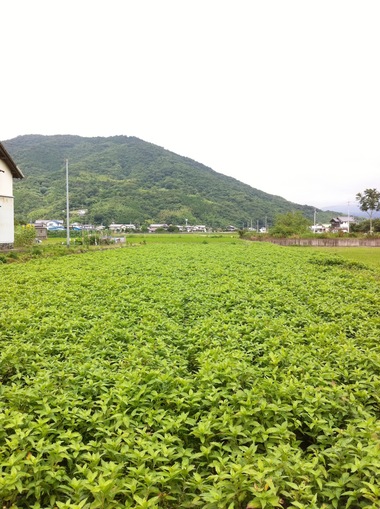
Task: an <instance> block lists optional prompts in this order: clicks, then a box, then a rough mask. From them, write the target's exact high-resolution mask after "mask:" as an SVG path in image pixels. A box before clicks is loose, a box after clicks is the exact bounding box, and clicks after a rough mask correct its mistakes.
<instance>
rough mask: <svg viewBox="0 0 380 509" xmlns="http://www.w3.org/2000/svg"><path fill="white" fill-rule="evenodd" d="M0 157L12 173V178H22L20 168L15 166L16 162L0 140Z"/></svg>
mask: <svg viewBox="0 0 380 509" xmlns="http://www.w3.org/2000/svg"><path fill="white" fill-rule="evenodd" d="M0 159H1V160H2V161H4V162H5V164H6V165H7V166H8V168H9V169H10V171H11V173H12V177H13V178H14V179H22V178H24V175H23V174H22V171H21V170H20V168H18V167H17V165H16V163H15V162H14V161H13V159H12V158H11V156H10V155H9V153H8V151H7V150H6V148H5V147H4V145H3V144H2V143H1V142H0Z"/></svg>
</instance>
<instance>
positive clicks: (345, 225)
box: [330, 216, 356, 232]
mask: <svg viewBox="0 0 380 509" xmlns="http://www.w3.org/2000/svg"><path fill="white" fill-rule="evenodd" d="M355 222H356V221H355V218H354V217H351V216H339V217H333V218H332V219H331V220H330V225H331V226H330V228H331V231H338V230H340V231H344V232H348V231H349V229H350V227H349V225H350V224H354V223H355Z"/></svg>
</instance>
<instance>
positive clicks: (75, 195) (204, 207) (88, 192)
mask: <svg viewBox="0 0 380 509" xmlns="http://www.w3.org/2000/svg"><path fill="white" fill-rule="evenodd" d="M4 145H5V147H6V148H7V150H8V151H9V152H10V154H11V155H12V157H13V159H14V160H15V162H16V163H17V164H18V166H19V167H20V168H21V170H22V171H23V173H24V175H25V177H26V178H25V179H24V180H22V181H20V182H16V183H15V191H14V194H15V215H16V219H22V220H28V221H34V220H36V219H39V218H64V216H65V214H64V210H65V207H66V185H65V159H66V158H68V159H69V175H70V176H69V188H70V189H69V196H70V210H72V211H75V210H78V209H86V210H87V211H88V212H87V214H86V216H85V219H84V220H85V222H95V223H97V224H100V223H102V224H109V223H111V222H113V221H115V222H120V223H139V224H142V223H144V222H165V223H173V224H184V223H185V219H187V220H188V222H189V224H206V225H208V226H213V227H224V226H226V225H229V224H233V225H235V226H237V227H242V226H243V225H247V224H250V223H251V222H252V224H253V225H254V226H256V224H257V221H259V224H260V225H261V226H263V225H264V222H265V219H266V220H267V222H268V224H271V223H272V222H273V220H274V217H275V215H276V214H279V213H285V212H288V211H297V210H300V211H302V213H303V214H305V215H306V216H308V217H309V218H310V219H311V220H312V218H313V213H314V207H312V206H305V205H298V204H296V203H291V202H289V201H287V200H285V199H284V198H281V197H279V196H274V195H271V194H268V193H265V192H263V191H259V190H258V189H254V188H252V187H250V186H249V185H247V184H243V183H242V182H239V181H238V180H236V179H234V178H231V177H227V176H225V175H222V174H220V173H217V172H215V171H213V170H212V169H211V168H208V167H206V166H204V165H203V164H201V163H198V162H196V161H193V160H191V159H188V158H186V157H182V156H179V155H177V154H174V153H172V152H170V151H168V150H165V149H163V148H161V147H158V146H156V145H153V144H151V143H148V142H145V141H142V140H140V139H138V138H135V137H128V136H113V137H110V138H101V137H97V138H83V137H80V136H69V135H57V136H41V135H26V136H19V137H17V138H14V139H11V140H8V141H6V142H4ZM257 171H260V169H259V168H258V169H257ZM330 217H331V214H329V213H326V214H323V213H322V212H320V213H318V221H322V220H325V221H326V220H328V219H329V218H330ZM72 219H73V220H74V219H76V218H75V213H74V214H73V218H72ZM82 220H83V219H82Z"/></svg>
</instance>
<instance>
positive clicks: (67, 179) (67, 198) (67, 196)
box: [66, 159, 70, 247]
mask: <svg viewBox="0 0 380 509" xmlns="http://www.w3.org/2000/svg"><path fill="white" fill-rule="evenodd" d="M66 244H67V247H70V210H69V160H68V159H66Z"/></svg>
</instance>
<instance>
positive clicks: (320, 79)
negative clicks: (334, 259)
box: [0, 0, 380, 207]
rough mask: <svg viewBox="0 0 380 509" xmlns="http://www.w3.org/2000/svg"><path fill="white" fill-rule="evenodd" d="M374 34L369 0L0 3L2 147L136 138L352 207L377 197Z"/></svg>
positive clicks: (284, 190)
mask: <svg viewBox="0 0 380 509" xmlns="http://www.w3.org/2000/svg"><path fill="white" fill-rule="evenodd" d="M379 26H380V2H379V1H378V0H373V1H372V0H364V1H363V0H357V1H350V0H313V1H309V0H260V1H256V0H233V1H232V0H229V1H226V0H134V1H132V0H106V1H100V0H64V1H63V0H54V1H52V0H4V1H3V2H2V5H1V36H2V66H1V68H2V72H1V76H2V79H1V85H0V87H1V88H0V90H1V117H0V118H1V123H0V140H1V141H5V140H7V139H10V138H14V137H16V136H18V135H24V134H45V135H51V134H75V135H80V136H113V135H119V134H124V135H128V136H137V137H138V138H141V139H143V140H145V141H149V142H151V143H155V144H157V145H160V146H162V147H164V148H166V149H168V150H171V151H173V152H176V153H178V154H180V155H183V156H187V157H190V158H192V159H195V160H196V161H199V162H201V163H203V164H205V165H207V166H209V167H211V168H212V169H214V170H215V171H218V172H220V173H223V174H225V175H230V176H233V177H235V178H237V179H238V180H240V181H242V182H245V183H247V184H249V185H251V186H252V187H255V188H258V189H261V190H263V191H265V192H268V193H270V194H276V195H280V196H283V197H284V198H286V199H287V200H291V201H294V202H296V203H301V204H305V203H307V204H310V205H315V206H321V207H322V206H325V205H335V204H341V203H347V202H351V203H354V202H355V195H356V193H357V192H361V191H363V190H364V189H366V188H368V187H375V188H377V189H380V65H379V64H380V58H379V57H380V30H379ZM16 162H17V161H16Z"/></svg>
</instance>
